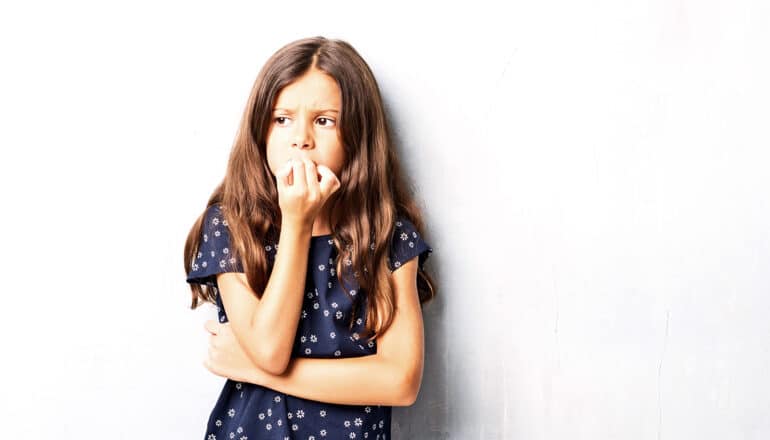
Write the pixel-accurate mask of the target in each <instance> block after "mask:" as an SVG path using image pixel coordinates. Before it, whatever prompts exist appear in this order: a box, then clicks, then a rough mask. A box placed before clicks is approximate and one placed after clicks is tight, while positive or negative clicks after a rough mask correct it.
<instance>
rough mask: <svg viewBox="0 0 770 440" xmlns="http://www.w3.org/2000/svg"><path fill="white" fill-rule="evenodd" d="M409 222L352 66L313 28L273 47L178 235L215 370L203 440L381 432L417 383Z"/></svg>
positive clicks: (415, 246) (424, 247) (418, 293)
mask: <svg viewBox="0 0 770 440" xmlns="http://www.w3.org/2000/svg"><path fill="white" fill-rule="evenodd" d="M422 227H423V225H422V219H421V215H420V212H419V209H418V207H417V205H416V203H415V201H414V199H413V197H412V195H411V194H410V192H409V191H408V189H407V185H406V181H405V179H404V177H403V176H402V173H401V168H400V165H399V162H398V160H397V157H396V155H395V149H394V146H393V142H392V139H391V131H390V128H389V126H388V121H387V119H386V116H385V112H384V110H383V104H382V99H381V97H380V93H379V89H378V86H377V82H376V80H375V78H374V76H373V74H372V72H371V70H370V69H369V67H368V65H367V64H366V62H365V61H364V60H363V59H362V58H361V57H360V55H359V54H358V53H357V52H356V51H355V49H354V48H353V47H351V46H350V45H349V44H348V43H346V42H344V41H341V40H332V39H326V38H323V37H316V38H307V39H302V40H298V41H295V42H293V43H290V44H288V45H286V46H284V47H283V48H281V49H279V50H278V51H277V52H276V53H275V54H274V55H273V56H272V57H270V59H269V60H268V61H267V63H266V64H265V66H264V67H263V68H262V70H261V71H260V73H259V75H258V77H257V79H256V81H255V83H254V86H253V89H252V91H251V95H250V96H249V100H248V104H247V106H246V111H245V112H244V115H243V119H242V121H241V124H240V128H239V131H238V134H237V138H236V140H235V144H234V147H233V149H232V152H231V153H230V159H229V163H228V166H227V174H226V176H225V178H224V180H223V181H222V183H221V184H220V185H219V186H218V187H217V188H216V189H215V190H214V193H213V194H212V195H211V196H210V197H209V201H208V204H207V208H206V209H205V210H204V212H203V213H202V214H201V215H200V217H199V218H198V219H197V221H196V222H195V224H194V225H193V227H192V230H191V231H190V233H189V235H188V237H187V242H186V243H185V249H184V254H185V255H184V256H185V271H186V273H187V282H188V283H190V288H191V290H192V306H191V308H193V309H194V308H196V307H197V306H198V304H199V301H204V302H206V301H208V302H211V303H213V304H215V305H216V307H217V311H218V316H219V322H216V321H209V322H207V323H206V325H205V326H206V329H207V330H208V331H209V333H210V334H211V335H210V336H209V353H208V357H207V358H206V360H205V362H204V365H205V366H206V368H208V369H209V370H210V371H212V372H213V373H215V374H218V375H220V376H223V377H226V378H227V381H226V382H225V384H224V388H223V389H222V391H221V393H220V395H219V399H218V401H217V403H216V405H215V406H214V409H213V411H212V413H211V415H210V417H209V420H208V426H207V427H206V436H205V438H206V439H207V440H216V439H240V440H258V439H303V440H305V439H316V440H321V439H324V438H328V439H342V438H345V439H387V438H389V437H390V416H391V407H392V406H394V405H404V406H406V405H411V404H412V403H413V402H414V401H415V399H416V397H417V393H418V390H419V388H420V382H421V380H422V368H423V323H422V314H421V310H420V309H421V304H422V303H424V302H425V301H428V300H429V299H431V298H433V296H434V295H435V288H434V281H433V279H432V278H431V277H430V276H429V275H428V274H427V273H426V272H425V271H424V270H423V264H424V263H425V260H426V259H427V258H428V256H429V255H430V254H431V252H432V251H433V249H432V248H431V246H430V245H429V244H428V243H426V242H425V241H424V240H423V239H422ZM415 257H418V258H415Z"/></svg>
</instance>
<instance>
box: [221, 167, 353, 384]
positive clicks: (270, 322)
mask: <svg viewBox="0 0 770 440" xmlns="http://www.w3.org/2000/svg"><path fill="white" fill-rule="evenodd" d="M292 174H293V179H292V180H293V183H292V184H290V183H289V182H290V180H289V176H290V175H292ZM318 174H321V181H320V182H319V181H318ZM276 181H277V186H278V198H279V204H280V209H281V217H282V220H281V234H280V237H279V243H280V248H279V250H278V251H277V254H276V257H275V262H274V264H273V269H272V273H271V274H270V278H269V280H268V282H267V286H266V287H265V291H264V292H263V293H262V298H261V299H257V297H256V295H255V293H254V291H252V290H251V288H250V287H249V284H248V282H247V280H246V275H245V274H243V273H237V272H226V273H221V274H218V275H217V285H218V287H219V294H220V297H221V298H222V304H223V305H224V306H225V310H226V311H227V316H228V318H229V322H230V327H231V328H232V330H233V333H234V334H235V337H236V339H237V340H238V342H239V343H240V345H241V347H243V349H244V351H245V352H246V353H247V354H248V356H249V358H250V359H251V360H252V361H253V362H254V364H255V365H257V366H259V367H260V368H262V369H263V370H265V371H267V372H269V373H272V374H282V373H283V372H284V371H285V370H286V368H287V366H288V365H289V361H290V360H291V350H292V347H293V345H294V337H295V335H296V331H297V324H298V322H299V314H300V311H301V309H302V300H303V294H304V290H305V278H306V275H307V263H308V252H309V250H310V237H311V234H312V231H313V221H314V220H315V217H316V215H317V213H318V211H319V210H320V208H321V207H322V206H323V204H324V203H325V202H326V200H327V199H328V197H329V196H330V195H331V194H332V193H333V192H334V191H336V190H337V189H339V187H340V182H339V180H338V179H337V176H335V175H334V173H333V172H332V171H331V170H330V169H329V168H327V167H325V166H323V165H319V166H317V167H316V165H315V164H314V163H313V162H311V161H310V160H308V159H302V160H301V161H297V160H295V161H293V162H292V161H289V162H287V163H286V164H285V165H284V166H283V167H282V168H281V169H279V170H278V171H277V172H276Z"/></svg>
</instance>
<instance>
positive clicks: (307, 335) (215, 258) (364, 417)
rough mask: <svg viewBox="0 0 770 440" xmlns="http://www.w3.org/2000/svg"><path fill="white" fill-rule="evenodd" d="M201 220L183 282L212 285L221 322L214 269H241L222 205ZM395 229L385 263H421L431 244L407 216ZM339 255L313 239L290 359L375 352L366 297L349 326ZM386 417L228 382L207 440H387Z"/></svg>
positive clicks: (385, 409) (328, 243) (324, 239)
mask: <svg viewBox="0 0 770 440" xmlns="http://www.w3.org/2000/svg"><path fill="white" fill-rule="evenodd" d="M204 221H205V223H204V226H203V230H202V232H201V238H200V242H199V247H198V253H197V256H196V257H197V258H196V259H195V261H194V263H193V265H192V269H191V270H190V273H189V274H187V282H188V283H199V284H206V285H208V286H210V287H211V288H212V292H213V293H214V294H215V296H216V301H217V314H218V316H219V321H220V322H227V314H226V313H225V309H224V305H223V304H222V300H221V298H220V296H219V294H218V290H217V283H216V274H218V273H221V272H243V268H242V265H241V263H240V261H238V259H236V258H233V257H232V256H231V255H230V244H229V243H230V238H229V233H228V228H227V221H226V220H225V219H224V217H223V216H222V212H221V210H220V207H219V206H218V205H212V206H211V207H209V208H208V210H207V211H206V216H205V219H204ZM395 228H396V230H395V234H394V238H393V240H392V242H391V244H390V253H389V260H388V265H389V268H390V270H397V269H398V268H399V266H401V265H402V264H403V263H405V262H406V261H408V260H410V259H412V258H414V257H416V256H417V257H419V259H418V265H419V266H420V267H422V265H423V264H424V262H425V260H426V259H427V258H428V256H430V254H431V253H432V252H433V249H432V248H431V247H430V245H429V244H428V243H426V242H425V241H424V240H422V237H421V236H420V234H419V233H418V232H417V231H416V229H415V227H414V225H413V224H412V223H411V222H409V221H408V220H407V219H406V218H400V219H399V220H398V221H397V222H396V224H395ZM278 246H279V244H278V243H269V244H267V245H265V250H266V251H267V254H268V268H269V270H270V269H272V263H273V262H274V260H275V254H276V249H277V248H278ZM336 256H337V249H336V247H335V246H334V242H333V241H332V239H331V234H327V235H319V236H313V237H311V239H310V249H309V254H308V268H307V280H306V282H305V295H304V301H303V304H302V311H301V313H300V316H298V319H297V320H298V327H297V333H296V339H295V341H294V346H293V349H292V357H316V358H335V357H356V356H366V355H370V354H374V353H376V352H377V343H376V340H374V341H372V342H369V343H366V342H365V341H364V339H363V338H359V333H360V332H362V330H363V329H364V328H365V325H366V317H365V313H362V312H363V311H365V310H366V309H365V307H366V301H365V299H366V297H365V296H363V297H361V298H362V300H361V301H358V303H359V304H360V307H359V309H358V310H359V312H358V313H357V315H356V316H359V318H358V319H357V320H356V323H355V325H354V327H353V329H352V331H351V330H349V328H348V324H349V319H350V314H351V312H352V311H353V310H352V306H353V302H352V301H351V299H350V297H348V296H347V295H346V294H345V292H344V291H343V290H342V286H341V285H340V284H339V280H338V279H337V277H336V276H335V264H334V263H335V260H336ZM353 281H354V280H353ZM346 284H347V279H346ZM349 287H350V288H351V290H350V291H349V293H350V295H351V296H353V297H355V296H356V295H365V294H366V292H365V291H360V292H358V291H357V290H356V289H357V287H358V286H357V285H356V284H354V283H351V286H349ZM390 417H391V407H390V406H381V405H368V406H366V405H364V406H359V405H339V404H333V403H324V402H318V401H313V400H309V399H303V398H299V397H295V396H291V395H287V394H284V393H281V392H279V391H275V390H272V389H270V388H266V387H263V386H260V385H256V384H252V383H247V382H237V381H233V380H231V379H227V380H226V382H225V384H224V388H223V389H222V391H221V393H220V394H219V399H218V400H217V402H216V404H215V406H214V409H213V410H212V412H211V415H210V416H209V420H208V424H207V427H206V434H205V440H224V439H227V440H231V439H233V440H262V439H279V440H285V439H291V440H295V439H302V440H321V439H335V440H336V439H356V440H360V439H382V440H385V439H387V438H389V437H390Z"/></svg>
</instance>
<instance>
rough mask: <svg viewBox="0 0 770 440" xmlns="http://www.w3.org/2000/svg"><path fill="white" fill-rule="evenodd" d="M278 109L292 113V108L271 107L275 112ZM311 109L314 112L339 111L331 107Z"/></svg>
mask: <svg viewBox="0 0 770 440" xmlns="http://www.w3.org/2000/svg"><path fill="white" fill-rule="evenodd" d="M279 110H283V111H285V112H288V113H293V112H294V111H293V110H289V109H286V108H274V109H273V111H274V112H277V111H279ZM311 111H312V112H315V113H323V112H332V113H339V112H340V111H339V110H337V109H333V108H325V109H313V110H311Z"/></svg>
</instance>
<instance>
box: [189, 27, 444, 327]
mask: <svg viewBox="0 0 770 440" xmlns="http://www.w3.org/2000/svg"><path fill="white" fill-rule="evenodd" d="M311 68H316V69H319V70H321V71H323V72H325V73H326V74H328V75H330V76H331V77H333V78H334V79H335V80H336V81H337V83H338V85H339V87H340V90H341V92H342V108H341V109H340V110H341V111H340V115H339V120H340V123H339V124H338V127H339V129H340V136H341V139H342V144H343V148H344V149H345V157H346V163H345V165H344V166H343V169H342V171H341V173H340V175H339V176H338V177H339V180H340V182H341V187H340V189H338V190H337V191H336V192H335V193H334V194H332V195H331V196H330V198H329V200H328V201H327V204H328V206H329V208H330V209H328V210H326V211H327V213H328V222H329V225H330V226H331V228H332V238H333V240H334V245H335V247H336V248H337V250H338V257H337V261H336V262H335V265H336V272H337V274H338V279H339V280H340V282H341V283H342V285H343V286H345V285H346V284H347V283H346V282H345V279H344V278H343V274H345V273H346V272H344V271H343V270H342V261H345V260H348V259H349V260H350V261H352V264H351V265H350V267H349V268H348V269H346V270H350V271H352V272H353V273H354V275H355V277H356V280H355V281H356V282H357V283H358V285H359V286H360V287H359V289H362V290H364V291H365V292H366V296H367V301H366V304H367V308H366V314H367V316H366V322H367V323H366V329H365V332H364V333H366V336H369V338H370V339H371V338H374V337H375V336H376V335H377V334H380V333H382V332H384V331H385V330H386V329H387V328H388V327H389V326H390V325H391V323H392V321H393V314H394V309H395V302H394V294H393V289H392V285H391V284H390V283H391V281H390V277H389V272H390V269H389V268H388V266H387V257H388V249H389V243H390V239H391V236H392V234H393V231H394V224H395V222H396V220H397V218H398V217H401V216H403V217H406V218H407V219H408V220H409V221H411V222H412V224H414V226H415V228H416V229H417V231H418V233H420V234H423V226H424V225H423V220H422V215H421V213H420V210H419V208H418V206H417V203H416V202H415V200H414V196H413V195H412V192H411V190H410V189H409V187H408V184H407V181H406V179H405V178H404V176H403V174H402V171H401V165H400V164H399V161H398V158H397V156H396V154H395V149H394V145H393V138H392V133H391V129H390V126H389V123H388V120H387V118H386V115H385V111H384V109H383V104H382V98H381V96H380V91H379V86H378V85H377V81H376V80H375V78H374V75H373V74H372V72H371V70H370V68H369V66H368V65H367V64H366V62H365V61H364V60H363V58H361V56H360V55H359V54H358V52H356V50H355V49H354V48H353V47H352V46H351V45H350V44H349V43H347V42H345V41H342V40H337V39H327V38H324V37H321V36H318V37H313V38H304V39H301V40H297V41H294V42H292V43H289V44H287V45H285V46H283V47H282V48H280V49H279V50H278V51H277V52H276V53H275V54H273V55H272V56H271V57H270V59H268V61H267V62H266V63H265V65H264V67H263V68H262V70H261V71H260V72H259V75H258V76H257V79H256V81H255V82H254V85H253V87H252V90H251V93H250V95H249V99H248V102H247V105H246V109H245V111H244V114H243V117H242V119H241V123H240V126H239V128H238V132H237V135H236V138H235V142H234V145H233V148H232V150H231V152H230V158H229V161H228V164H227V172H226V175H225V177H224V179H223V181H222V182H221V183H220V184H219V185H218V186H217V187H216V189H215V190H214V192H213V193H212V194H211V196H210V197H209V200H208V203H207V205H206V208H207V209H208V207H209V206H211V205H214V204H219V205H220V207H221V209H222V214H223V216H224V217H225V219H226V220H227V223H228V228H229V232H230V238H231V252H233V255H232V256H233V257H235V258H239V259H240V261H241V263H242V264H243V270H244V272H245V274H246V277H247V279H248V283H249V286H250V287H251V289H252V290H253V291H254V292H255V293H256V296H257V297H258V298H261V297H262V292H263V291H264V289H265V287H266V286H267V281H268V256H267V252H266V251H265V248H264V244H265V243H269V242H275V241H277V237H278V236H279V234H280V225H281V212H280V209H279V205H278V190H277V187H276V182H275V177H274V176H273V175H272V173H271V172H270V169H269V167H268V164H267V155H266V138H267V131H268V128H269V124H270V123H271V121H272V109H273V105H274V103H275V99H276V98H277V97H278V94H279V93H280V91H281V90H282V89H283V87H285V86H286V85H288V84H290V83H292V82H293V81H294V80H296V79H297V78H299V77H300V76H302V75H303V74H304V73H305V72H306V71H308V70H309V69H311ZM205 212H206V211H205V210H204V211H203V213H201V215H200V216H199V217H198V219H197V220H196V221H195V223H194V225H193V227H192V229H191V230H190V232H189V233H188V235H187V241H186V243H185V247H184V268H185V272H186V273H189V272H190V268H191V265H192V263H193V261H194V258H195V255H196V253H197V248H196V244H197V242H198V240H199V239H200V235H201V229H202V227H203V220H204V217H205ZM273 240H275V241H273ZM434 286H435V282H434V281H433V279H432V278H431V276H430V275H429V274H428V273H426V272H425V271H424V270H423V269H422V268H419V269H418V276H417V290H418V293H419V297H420V303H421V304H423V303H425V302H426V301H428V300H430V299H432V298H433V297H434V296H435V295H436V290H435V287H434ZM190 288H191V289H192V305H191V308H192V309H195V308H196V307H197V306H198V304H199V301H203V302H211V303H214V304H216V302H215V297H214V295H213V292H211V291H210V289H209V287H208V286H205V285H200V284H194V283H193V284H190ZM344 290H345V291H346V292H347V291H348V289H344ZM348 295H349V294H348ZM361 296H362V295H356V297H355V298H354V301H359V300H361ZM353 310H354V311H355V310H358V307H356V304H354V307H353ZM353 315H355V312H354V313H353ZM354 320H355V316H353V317H351V322H350V324H351V326H352V324H353V321H354Z"/></svg>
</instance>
